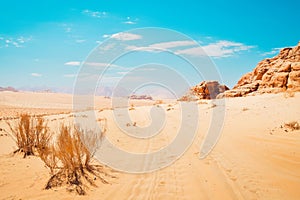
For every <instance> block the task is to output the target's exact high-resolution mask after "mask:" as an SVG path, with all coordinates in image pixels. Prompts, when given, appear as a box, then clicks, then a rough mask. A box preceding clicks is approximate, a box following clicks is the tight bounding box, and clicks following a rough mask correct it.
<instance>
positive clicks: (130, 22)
mask: <svg viewBox="0 0 300 200" xmlns="http://www.w3.org/2000/svg"><path fill="white" fill-rule="evenodd" d="M124 24H131V25H132V24H136V22H133V21H125V22H124Z"/></svg>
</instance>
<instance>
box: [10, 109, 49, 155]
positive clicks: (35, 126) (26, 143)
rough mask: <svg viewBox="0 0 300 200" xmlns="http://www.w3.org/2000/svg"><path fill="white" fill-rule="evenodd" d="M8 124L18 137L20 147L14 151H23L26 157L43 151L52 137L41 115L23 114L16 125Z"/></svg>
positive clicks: (17, 141)
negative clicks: (35, 116)
mask: <svg viewBox="0 0 300 200" xmlns="http://www.w3.org/2000/svg"><path fill="white" fill-rule="evenodd" d="M7 124H8V126H9V128H10V130H11V131H12V133H13V134H14V136H15V138H16V143H17V147H18V149H17V150H16V151H14V153H17V152H23V153H24V158H25V157H26V156H30V155H35V154H36V152H39V151H41V149H43V148H44V147H45V145H47V143H48V140H49V139H50V134H49V129H48V127H47V124H46V123H45V120H44V119H43V118H41V117H37V118H34V117H31V116H30V115H28V114H21V116H20V118H19V121H18V122H17V125H16V126H12V125H11V124H10V123H7Z"/></svg>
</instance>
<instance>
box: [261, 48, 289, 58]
mask: <svg viewBox="0 0 300 200" xmlns="http://www.w3.org/2000/svg"><path fill="white" fill-rule="evenodd" d="M283 48H285V47H281V48H273V49H272V50H271V51H269V52H264V53H262V54H261V55H262V56H268V55H271V56H272V55H275V54H278V53H279V52H280V50H281V49H283Z"/></svg>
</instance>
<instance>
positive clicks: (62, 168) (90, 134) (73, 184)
mask: <svg viewBox="0 0 300 200" xmlns="http://www.w3.org/2000/svg"><path fill="white" fill-rule="evenodd" d="M102 134H103V132H102V131H101V132H99V133H97V132H94V131H83V130H81V129H80V128H79V127H77V126H74V128H72V129H71V128H70V127H67V126H64V125H62V126H61V128H60V132H59V134H58V137H57V141H56V145H52V146H49V147H48V148H47V149H46V151H45V154H44V156H43V157H41V158H42V160H43V161H44V162H45V164H46V166H47V167H49V168H50V170H51V173H52V176H51V178H50V179H49V181H48V183H47V185H46V187H45V189H50V188H53V187H58V186H63V185H66V186H67V189H68V191H76V192H77V193H78V194H79V195H84V194H86V192H85V190H86V188H87V185H88V184H89V185H92V186H96V185H95V183H94V180H96V179H97V178H99V179H100V180H101V181H102V182H104V183H107V182H106V181H105V179H103V178H102V177H101V176H100V175H101V171H102V168H101V166H99V165H92V164H91V161H92V157H93V155H94V153H95V151H96V150H97V148H98V147H99V142H100V140H101V137H102Z"/></svg>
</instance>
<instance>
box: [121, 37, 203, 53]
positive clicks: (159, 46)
mask: <svg viewBox="0 0 300 200" xmlns="http://www.w3.org/2000/svg"><path fill="white" fill-rule="evenodd" d="M194 45H197V43H196V42H194V41H189V40H183V41H171V42H161V43H155V44H151V45H149V46H146V47H138V46H128V47H126V49H128V50H135V51H149V52H153V51H162V50H168V49H172V48H177V47H186V46H194Z"/></svg>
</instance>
